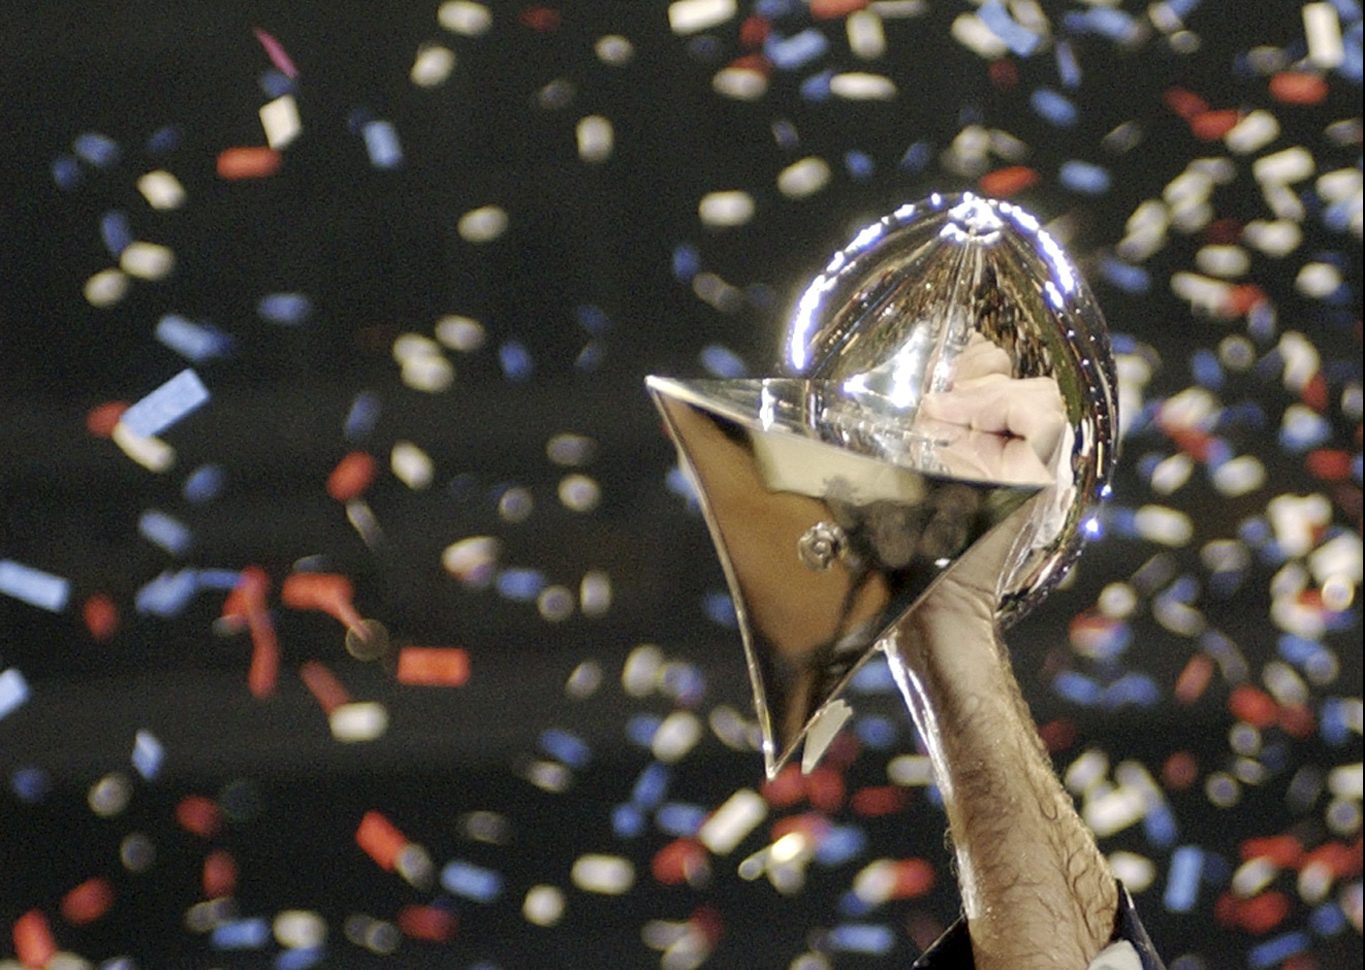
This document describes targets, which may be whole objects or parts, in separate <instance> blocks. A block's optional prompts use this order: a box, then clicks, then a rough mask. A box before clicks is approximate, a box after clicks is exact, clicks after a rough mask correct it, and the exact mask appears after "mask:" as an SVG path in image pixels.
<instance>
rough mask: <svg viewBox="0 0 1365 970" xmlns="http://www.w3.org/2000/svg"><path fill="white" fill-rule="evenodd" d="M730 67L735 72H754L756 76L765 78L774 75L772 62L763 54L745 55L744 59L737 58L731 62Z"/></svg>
mask: <svg viewBox="0 0 1365 970" xmlns="http://www.w3.org/2000/svg"><path fill="white" fill-rule="evenodd" d="M729 67H730V69H731V70H735V71H753V72H754V73H755V74H761V75H763V76H764V77H768V76H770V75H771V74H772V73H773V64H772V61H770V60H768V59H767V58H766V57H764V56H763V55H762V54H745V55H743V56H742V57H736V58H735V59H734V60H733V61H731V62H730V64H729Z"/></svg>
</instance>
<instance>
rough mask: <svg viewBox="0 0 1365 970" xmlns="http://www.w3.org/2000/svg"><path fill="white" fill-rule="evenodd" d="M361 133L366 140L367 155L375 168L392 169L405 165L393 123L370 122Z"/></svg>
mask: <svg viewBox="0 0 1365 970" xmlns="http://www.w3.org/2000/svg"><path fill="white" fill-rule="evenodd" d="M360 133H361V137H362V138H364V140H365V153H366V154H367V155H368V156H369V158H370V164H371V165H373V166H374V167H375V168H378V169H392V168H397V167H398V166H399V165H401V164H402V163H403V148H402V145H400V144H399V141H398V131H397V129H395V128H394V126H393V123H392V122H389V121H371V122H368V123H366V125H365V126H364V127H363V128H362V129H361V130H360Z"/></svg>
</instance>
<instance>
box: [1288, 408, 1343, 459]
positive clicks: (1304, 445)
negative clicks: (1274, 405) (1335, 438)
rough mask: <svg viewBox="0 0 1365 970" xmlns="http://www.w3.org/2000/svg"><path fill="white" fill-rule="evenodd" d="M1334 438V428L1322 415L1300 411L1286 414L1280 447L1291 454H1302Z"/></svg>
mask: <svg viewBox="0 0 1365 970" xmlns="http://www.w3.org/2000/svg"><path fill="white" fill-rule="evenodd" d="M1331 436H1332V426H1331V424H1330V423H1328V421H1327V419H1326V418H1325V417H1324V416H1322V415H1321V414H1317V413H1315V412H1313V411H1309V410H1306V409H1298V410H1296V411H1294V412H1293V413H1292V414H1288V413H1287V414H1286V420H1285V422H1284V423H1283V424H1282V425H1281V426H1280V436H1279V437H1280V447H1282V448H1284V449H1285V450H1286V451H1289V452H1291V453H1295V454H1298V453H1302V452H1305V451H1308V450H1309V449H1310V448H1316V447H1317V446H1318V445H1321V444H1323V443H1325V442H1326V441H1327V440H1328V439H1329V438H1330V437H1331Z"/></svg>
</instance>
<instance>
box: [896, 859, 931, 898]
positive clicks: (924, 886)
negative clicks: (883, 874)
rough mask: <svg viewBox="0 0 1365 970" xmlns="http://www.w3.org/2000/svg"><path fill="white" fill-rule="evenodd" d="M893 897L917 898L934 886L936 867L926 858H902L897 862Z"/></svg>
mask: <svg viewBox="0 0 1365 970" xmlns="http://www.w3.org/2000/svg"><path fill="white" fill-rule="evenodd" d="M894 865H895V869H894V872H895V876H896V881H895V883H893V884H892V887H891V894H890V895H891V898H892V899H916V898H918V897H920V896H923V895H924V894H925V893H927V892H929V890H931V889H933V888H934V880H935V878H936V876H935V875H934V867H933V865H931V864H930V863H929V862H927V861H926V860H924V859H901V860H899V861H897V862H896V863H895V864H894Z"/></svg>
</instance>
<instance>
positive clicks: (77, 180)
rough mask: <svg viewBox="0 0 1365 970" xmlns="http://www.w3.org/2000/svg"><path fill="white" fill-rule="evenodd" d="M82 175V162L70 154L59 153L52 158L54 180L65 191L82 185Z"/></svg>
mask: <svg viewBox="0 0 1365 970" xmlns="http://www.w3.org/2000/svg"><path fill="white" fill-rule="evenodd" d="M82 177H83V176H82V174H81V165H80V162H78V161H76V160H75V159H74V158H72V157H71V156H70V155H58V156H57V157H56V158H54V159H53V160H52V181H54V182H56V183H57V188H59V189H61V190H62V191H63V192H70V191H71V190H72V189H74V188H76V186H78V185H80V184H81V179H82Z"/></svg>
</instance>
